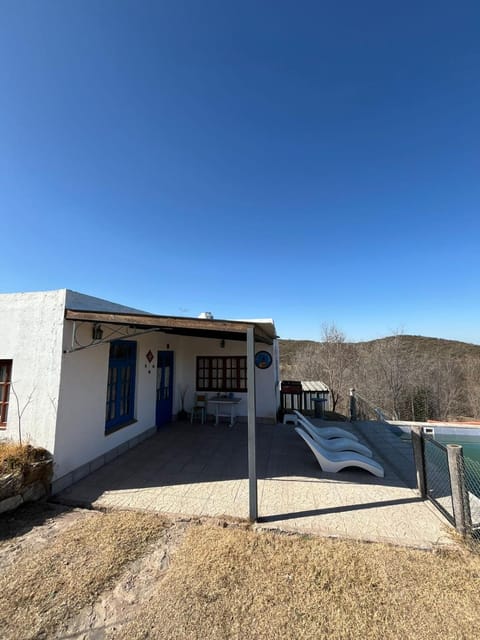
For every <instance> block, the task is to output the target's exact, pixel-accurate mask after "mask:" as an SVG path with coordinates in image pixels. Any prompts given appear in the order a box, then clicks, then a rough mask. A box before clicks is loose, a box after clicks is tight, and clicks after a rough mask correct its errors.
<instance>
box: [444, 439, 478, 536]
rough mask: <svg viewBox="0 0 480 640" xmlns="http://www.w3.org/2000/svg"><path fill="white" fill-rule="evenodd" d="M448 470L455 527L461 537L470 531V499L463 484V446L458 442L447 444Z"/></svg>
mask: <svg viewBox="0 0 480 640" xmlns="http://www.w3.org/2000/svg"><path fill="white" fill-rule="evenodd" d="M447 456H448V470H449V472H450V483H451V486H452V502H453V515H454V516H455V529H456V530H457V531H458V533H459V534H460V535H462V536H463V537H465V536H467V535H470V533H471V531H472V516H471V513H470V500H469V497H468V491H467V487H466V484H465V466H464V463H463V447H462V446H461V445H459V444H447Z"/></svg>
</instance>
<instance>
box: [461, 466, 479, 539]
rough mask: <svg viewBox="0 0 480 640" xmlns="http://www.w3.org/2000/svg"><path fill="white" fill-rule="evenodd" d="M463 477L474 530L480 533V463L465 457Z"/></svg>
mask: <svg viewBox="0 0 480 640" xmlns="http://www.w3.org/2000/svg"><path fill="white" fill-rule="evenodd" d="M463 475H464V478H465V499H466V500H468V505H467V506H468V508H469V510H470V519H471V526H472V530H473V531H474V532H477V533H480V462H477V460H473V459H472V458H468V457H466V456H464V457H463Z"/></svg>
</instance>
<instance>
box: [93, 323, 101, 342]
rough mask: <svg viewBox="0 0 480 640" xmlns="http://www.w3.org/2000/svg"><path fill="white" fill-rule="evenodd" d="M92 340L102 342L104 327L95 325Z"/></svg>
mask: <svg viewBox="0 0 480 640" xmlns="http://www.w3.org/2000/svg"><path fill="white" fill-rule="evenodd" d="M92 338H93V339H94V340H101V339H102V338H103V329H102V325H100V324H94V325H93V329H92Z"/></svg>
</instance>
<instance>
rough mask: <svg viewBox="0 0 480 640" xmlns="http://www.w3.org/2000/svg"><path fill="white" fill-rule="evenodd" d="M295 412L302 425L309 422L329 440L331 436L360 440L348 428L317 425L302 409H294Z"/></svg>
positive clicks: (310, 425) (320, 434) (321, 435)
mask: <svg viewBox="0 0 480 640" xmlns="http://www.w3.org/2000/svg"><path fill="white" fill-rule="evenodd" d="M293 413H294V414H295V415H296V416H297V418H298V420H299V422H300V424H301V425H307V424H308V426H309V427H311V428H312V429H313V430H314V431H316V432H317V433H318V434H319V436H320V437H322V438H326V439H327V440H330V438H350V439H351V440H357V441H358V438H357V436H356V435H354V434H353V433H350V431H347V430H346V429H340V428H339V427H317V425H315V424H313V422H311V421H310V420H309V419H308V418H306V417H305V416H304V415H303V413H300V411H297V410H296V409H294V410H293Z"/></svg>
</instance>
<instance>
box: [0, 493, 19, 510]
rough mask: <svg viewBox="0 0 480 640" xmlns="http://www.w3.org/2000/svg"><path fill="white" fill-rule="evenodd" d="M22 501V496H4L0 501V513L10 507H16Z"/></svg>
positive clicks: (10, 508)
mask: <svg viewBox="0 0 480 640" xmlns="http://www.w3.org/2000/svg"><path fill="white" fill-rule="evenodd" d="M22 502H23V498H22V496H18V495H17V496H12V497H11V498H6V499H5V500H2V501H1V502H0V513H5V511H11V510H12V509H16V508H17V507H19V506H20V505H21V504H22Z"/></svg>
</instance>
